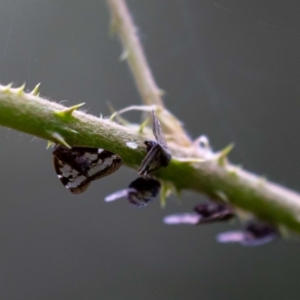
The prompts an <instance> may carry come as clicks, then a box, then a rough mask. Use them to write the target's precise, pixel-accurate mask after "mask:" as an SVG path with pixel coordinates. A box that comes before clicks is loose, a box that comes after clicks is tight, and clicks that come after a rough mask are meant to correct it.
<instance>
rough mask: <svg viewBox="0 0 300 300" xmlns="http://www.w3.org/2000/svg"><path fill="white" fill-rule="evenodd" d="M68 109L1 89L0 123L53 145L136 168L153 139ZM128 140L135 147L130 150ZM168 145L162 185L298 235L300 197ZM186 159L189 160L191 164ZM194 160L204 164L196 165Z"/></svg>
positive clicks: (215, 158) (217, 159) (198, 151)
mask: <svg viewBox="0 0 300 300" xmlns="http://www.w3.org/2000/svg"><path fill="white" fill-rule="evenodd" d="M70 110H72V109H70ZM70 110H68V109H67V108H66V107H64V106H62V105H60V104H58V103H55V102H50V101H47V100H45V99H42V98H41V97H38V96H35V95H33V94H26V93H24V87H22V88H20V89H11V88H8V87H3V86H0V125H2V126H6V127H10V128H13V129H16V130H19V131H22V132H25V133H28V134H31V135H34V136H38V137H40V138H43V139H46V140H51V141H54V142H57V141H58V139H59V141H60V142H62V141H65V142H66V143H68V144H69V145H72V146H75V145H77V146H86V147H102V148H105V149H107V150H109V151H112V152H115V153H117V154H119V155H120V156H121V157H122V159H123V162H124V164H126V165H127V166H129V167H132V168H135V169H137V168H138V166H139V165H140V163H141V161H142V159H143V157H144V156H145V154H146V151H145V147H144V145H143V142H144V140H145V139H149V138H153V137H152V134H151V133H150V131H148V132H145V133H144V134H143V135H141V134H140V133H139V127H138V126H134V125H131V126H130V127H124V126H120V125H118V124H116V123H114V122H111V121H109V120H108V119H100V118H97V117H94V116H91V115H88V114H85V113H83V112H81V111H73V112H72V114H70V113H69V111H70ZM128 142H133V143H136V145H137V146H138V147H137V148H136V149H133V148H134V147H131V146H129V145H132V143H131V144H127V143H128ZM168 147H169V149H170V151H171V152H172V154H173V157H175V158H174V159H172V161H171V163H170V165H169V166H168V167H167V168H162V169H161V170H159V171H158V172H157V173H155V175H156V176H157V177H158V178H160V179H161V180H162V182H165V183H167V184H170V185H173V186H174V187H175V188H176V189H177V190H179V191H180V190H183V189H185V190H192V191H196V192H200V193H204V194H206V195H207V196H208V197H209V198H210V199H218V200H220V199H221V200H225V201H228V202H230V203H232V204H234V205H235V206H236V207H239V208H242V209H244V210H246V211H249V212H252V213H253V214H255V215H256V216H258V217H259V218H261V219H264V220H267V221H269V222H271V223H273V224H276V225H278V226H282V227H286V228H288V229H291V230H292V231H294V232H298V233H300V195H299V194H297V193H296V192H293V191H290V190H288V189H286V188H284V187H281V186H279V185H276V184H274V183H271V182H269V181H267V180H264V179H262V178H260V177H258V176H256V175H254V174H251V173H249V172H247V171H244V170H241V169H239V168H238V167H235V166H233V165H231V164H230V163H228V162H227V159H226V158H224V157H222V155H218V154H215V153H210V152H208V154H210V155H209V157H208V156H207V153H206V151H204V150H203V149H202V148H199V147H196V146H195V145H194V146H191V147H184V146H180V145H177V144H176V143H174V142H169V143H168ZM225 152H226V151H225ZM222 153H224V152H222ZM176 157H177V158H176ZM178 158H185V160H184V161H180V159H178ZM187 158H192V159H191V161H192V162H188V161H186V159H187ZM221 158H222V159H221ZM197 159H198V160H202V161H203V162H196V161H197Z"/></svg>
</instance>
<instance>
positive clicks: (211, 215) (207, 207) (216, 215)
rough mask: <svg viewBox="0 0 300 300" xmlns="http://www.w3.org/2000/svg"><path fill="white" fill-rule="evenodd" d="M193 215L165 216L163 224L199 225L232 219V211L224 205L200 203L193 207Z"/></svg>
mask: <svg viewBox="0 0 300 300" xmlns="http://www.w3.org/2000/svg"><path fill="white" fill-rule="evenodd" d="M194 211H195V212H194V213H181V214H175V215H170V216H166V217H165V218H164V223H166V224H168V225H176V224H191V225H199V224H205V223H213V222H219V221H227V220H230V219H231V218H233V217H234V212H233V209H232V208H231V207H230V206H229V205H227V204H224V203H215V202H209V203H201V204H198V205H197V206H195V207H194Z"/></svg>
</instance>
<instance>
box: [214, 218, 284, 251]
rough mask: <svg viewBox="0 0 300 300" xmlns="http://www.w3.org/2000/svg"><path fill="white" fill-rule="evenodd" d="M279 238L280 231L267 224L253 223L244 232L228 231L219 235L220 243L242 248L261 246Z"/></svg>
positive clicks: (247, 225)
mask: <svg viewBox="0 0 300 300" xmlns="http://www.w3.org/2000/svg"><path fill="white" fill-rule="evenodd" d="M278 237H279V232H278V230H277V229H276V228H275V227H273V226H271V225H268V224H266V223H263V222H258V221H251V222H249V223H248V224H246V226H245V228H244V229H243V230H237V231H228V232H223V233H220V234H218V235H217V241H218V242H220V243H239V244H241V245H242V246H260V245H264V244H266V243H269V242H271V241H273V240H275V239H276V238H278Z"/></svg>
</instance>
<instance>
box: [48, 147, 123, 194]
mask: <svg viewBox="0 0 300 300" xmlns="http://www.w3.org/2000/svg"><path fill="white" fill-rule="evenodd" d="M53 163H54V168H55V171H56V174H57V176H58V178H59V179H60V181H61V182H62V184H63V185H64V186H65V187H66V188H67V189H68V190H69V191H70V192H71V193H73V194H80V193H83V192H84V191H85V190H86V189H87V188H88V187H89V185H90V184H91V182H92V181H94V180H97V179H100V178H102V177H105V176H107V175H110V174H112V173H113V172H115V171H117V170H118V169H119V168H120V166H121V165H122V159H121V157H120V156H118V155H117V154H115V153H112V152H110V151H107V150H104V149H101V148H87V147H72V148H71V149H70V148H67V147H65V146H62V145H56V146H55V148H54V150H53Z"/></svg>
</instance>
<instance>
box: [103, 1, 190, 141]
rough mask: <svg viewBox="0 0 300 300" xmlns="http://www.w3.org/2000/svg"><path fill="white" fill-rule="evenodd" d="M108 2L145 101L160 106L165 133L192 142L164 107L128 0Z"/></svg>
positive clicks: (123, 55)
mask: <svg viewBox="0 0 300 300" xmlns="http://www.w3.org/2000/svg"><path fill="white" fill-rule="evenodd" d="M107 3H108V6H109V9H110V13H111V28H112V30H113V32H116V33H117V34H118V36H119V37H120V40H121V42H122V46H123V54H122V58H123V59H126V60H127V62H128V65H129V67H130V70H131V72H132V75H133V78H134V80H135V83H136V87H137V89H138V91H139V93H140V95H141V98H142V101H143V102H144V104H147V105H156V106H158V107H161V113H160V116H159V118H160V121H161V123H162V127H163V129H164V131H165V133H166V134H167V135H168V134H169V135H171V136H172V139H174V140H176V143H177V144H179V145H183V146H184V145H186V146H190V145H191V140H190V138H189V137H188V136H187V135H186V133H185V131H184V130H183V128H182V124H181V122H180V121H179V120H178V119H177V118H176V117H175V116H174V115H172V114H171V113H170V112H169V111H168V110H167V109H165V108H164V104H163V100H162V98H161V95H162V91H161V90H160V89H159V88H158V86H157V84H156V82H155V80H154V77H153V75H152V72H151V69H150V67H149V65H148V62H147V59H146V56H145V54H144V51H143V48H142V45H141V43H140V40H139V37H138V33H137V32H138V30H137V28H136V26H135V25H134V23H133V20H132V18H131V15H130V13H129V10H128V8H127V6H126V2H125V1H124V0H107Z"/></svg>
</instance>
